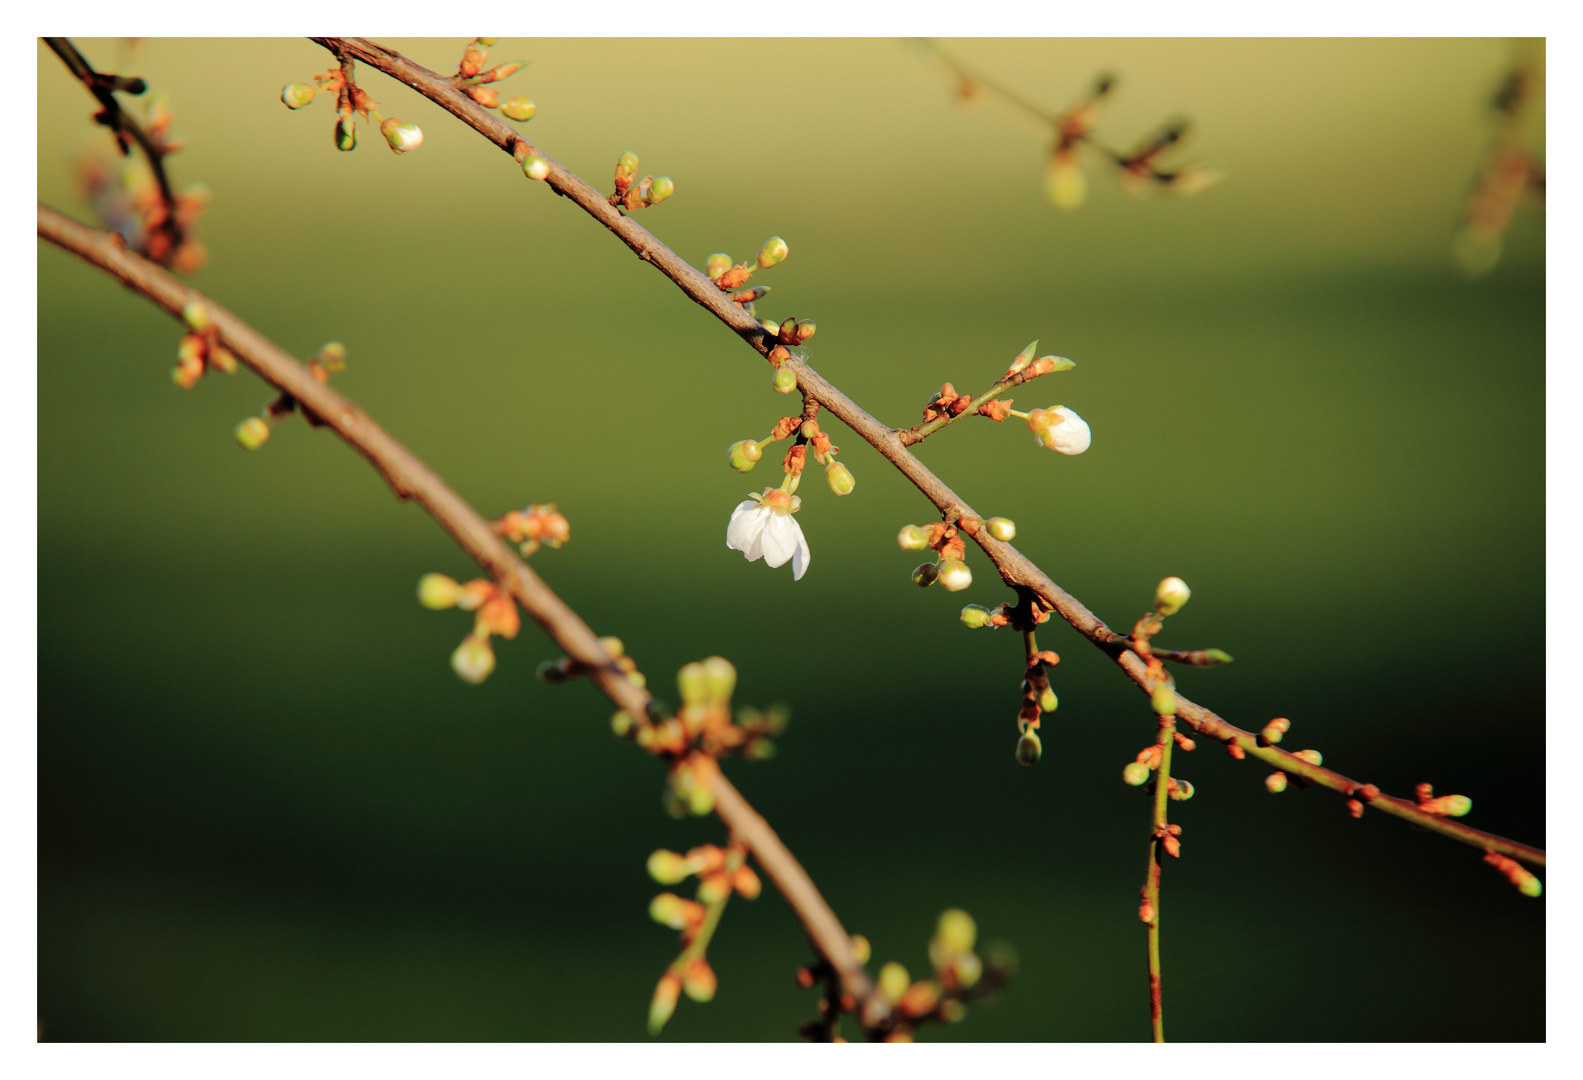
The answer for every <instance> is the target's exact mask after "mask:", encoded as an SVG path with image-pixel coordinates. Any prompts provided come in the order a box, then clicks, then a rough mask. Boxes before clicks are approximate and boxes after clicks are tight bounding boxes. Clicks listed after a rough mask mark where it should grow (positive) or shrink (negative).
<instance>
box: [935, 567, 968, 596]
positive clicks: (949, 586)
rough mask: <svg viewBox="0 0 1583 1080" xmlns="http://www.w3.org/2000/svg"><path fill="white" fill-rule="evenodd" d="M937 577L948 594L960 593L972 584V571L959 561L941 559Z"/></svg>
mask: <svg viewBox="0 0 1583 1080" xmlns="http://www.w3.org/2000/svg"><path fill="white" fill-rule="evenodd" d="M939 577H940V584H941V585H944V586H945V588H946V590H947V591H948V592H961V591H962V590H963V589H965V588H967V587H968V586H969V585H971V584H973V571H971V570H969V569H968V568H967V563H965V562H963V561H962V560H961V559H941V560H940V569H939Z"/></svg>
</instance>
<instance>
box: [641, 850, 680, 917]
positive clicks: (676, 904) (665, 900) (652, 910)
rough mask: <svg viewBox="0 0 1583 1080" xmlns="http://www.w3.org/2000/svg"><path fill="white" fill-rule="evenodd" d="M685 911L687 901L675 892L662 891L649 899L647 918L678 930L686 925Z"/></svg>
mask: <svg viewBox="0 0 1583 1080" xmlns="http://www.w3.org/2000/svg"><path fill="white" fill-rule="evenodd" d="M656 854H658V853H657V852H656ZM686 912H687V902H686V901H685V900H683V899H682V898H681V897H679V896H677V895H676V894H675V893H668V892H662V893H660V894H659V895H658V896H656V897H655V898H654V899H653V900H650V901H649V918H651V919H653V920H654V921H655V922H657V923H659V924H660V925H661V926H668V927H670V928H671V929H672V930H680V929H681V928H682V927H684V926H686V925H687V914H686Z"/></svg>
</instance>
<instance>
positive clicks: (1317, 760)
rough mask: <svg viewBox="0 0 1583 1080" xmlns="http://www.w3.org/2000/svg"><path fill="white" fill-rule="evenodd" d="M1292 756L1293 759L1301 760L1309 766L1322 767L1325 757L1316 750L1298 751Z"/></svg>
mask: <svg viewBox="0 0 1583 1080" xmlns="http://www.w3.org/2000/svg"><path fill="white" fill-rule="evenodd" d="M1292 756H1293V757H1295V758H1301V759H1302V760H1304V761H1306V762H1308V764H1310V765H1323V764H1324V763H1325V755H1323V754H1321V753H1320V752H1319V751H1318V750H1298V751H1297V752H1296V753H1294V754H1293V755H1292Z"/></svg>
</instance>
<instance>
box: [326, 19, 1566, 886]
mask: <svg viewBox="0 0 1583 1080" xmlns="http://www.w3.org/2000/svg"><path fill="white" fill-rule="evenodd" d="M311 40H313V41H315V42H317V43H318V44H320V45H323V46H324V47H325V48H326V49H328V50H330V52H332V53H334V54H335V55H336V56H337V57H341V56H348V55H349V56H352V57H355V58H356V59H358V60H361V61H362V62H363V63H365V64H368V65H369V66H370V67H373V68H377V69H378V70H380V71H383V72H384V73H385V74H387V75H390V76H391V77H393V78H395V79H398V80H400V81H401V82H403V83H405V84H406V85H407V86H409V87H411V88H412V89H413V90H415V91H417V92H418V93H420V94H422V95H423V96H424V97H426V98H428V99H429V100H431V101H433V102H435V103H436V104H438V105H440V106H441V107H442V108H444V109H445V110H447V111H448V112H450V113H452V114H453V115H455V116H456V117H457V118H458V119H459V120H461V121H462V122H463V123H465V124H467V125H468V126H469V127H471V128H473V129H474V130H475V131H477V132H479V133H480V134H482V135H483V136H484V137H486V138H487V139H489V140H490V141H491V142H493V143H494V144H495V145H496V146H498V147H500V148H501V149H502V150H504V151H506V152H507V153H511V154H515V153H517V152H518V150H519V147H520V148H522V149H523V150H525V151H528V152H532V153H535V154H537V155H539V156H540V157H542V158H544V159H545V160H546V161H547V162H548V164H549V176H548V178H547V180H546V181H545V182H546V183H547V184H548V185H549V186H550V188H551V189H552V190H554V191H555V192H556V193H557V194H559V195H563V196H565V197H567V198H569V199H571V200H572V201H573V202H575V203H576V204H577V205H578V206H580V207H582V209H583V210H584V211H586V212H587V213H588V214H589V215H590V216H592V217H593V218H595V219H596V220H597V221H599V223H600V224H602V225H604V226H605V227H606V228H607V229H609V230H610V231H611V232H613V233H615V234H616V236H618V237H619V238H620V239H621V241H622V243H624V244H626V245H627V246H628V247H629V248H631V249H632V250H633V251H634V252H635V253H636V254H637V255H638V257H639V258H641V259H642V260H643V261H645V262H647V263H649V264H650V265H652V266H653V267H654V268H655V269H657V270H659V271H660V273H662V274H664V275H665V276H666V277H667V278H669V279H670V280H671V281H672V282H673V283H674V284H675V285H676V287H677V288H679V289H681V290H682V292H684V293H686V294H687V296H688V297H689V298H690V299H692V300H693V301H695V302H696V303H698V304H700V305H701V306H703V307H704V308H707V309H708V310H709V312H710V313H711V314H713V315H714V316H715V317H716V318H717V319H719V320H720V321H721V322H723V323H725V324H726V326H728V327H730V328H731V329H732V330H733V331H734V332H735V333H736V334H737V335H738V336H739V337H741V338H742V339H743V340H744V341H746V342H747V343H748V344H749V345H751V346H752V347H753V348H754V349H756V350H757V351H758V352H759V353H761V354H767V353H768V352H769V350H770V349H771V348H773V347H774V344H775V343H774V342H773V341H771V340H770V339H769V338H768V336H767V335H766V334H765V331H764V328H763V327H762V326H761V325H760V324H759V322H758V320H757V319H755V318H754V317H753V316H751V315H749V314H748V313H747V312H746V311H744V310H743V309H742V308H741V307H740V306H738V305H737V304H735V303H732V301H731V299H730V296H729V294H728V293H726V292H724V291H722V290H721V289H720V287H719V286H717V285H716V284H715V283H714V282H713V281H711V280H709V278H708V277H706V276H705V275H704V274H703V273H702V272H700V271H699V270H697V269H696V268H694V267H693V266H692V265H690V264H689V263H688V262H687V261H686V260H684V259H682V258H681V257H680V256H678V255H677V254H676V253H675V252H674V251H672V250H671V249H670V248H669V247H667V246H666V245H665V244H663V243H662V242H661V241H660V240H659V239H658V238H657V237H656V236H655V235H654V234H653V233H651V232H649V231H648V230H647V229H645V228H644V227H643V226H642V225H639V224H638V223H637V222H636V221H634V220H633V219H632V218H630V217H627V216H626V215H624V214H622V213H621V212H620V211H619V210H617V209H616V208H614V207H612V206H611V205H610V202H609V199H608V198H607V197H606V196H605V195H603V194H601V193H600V192H599V191H597V190H596V189H594V188H593V187H592V186H590V185H589V184H588V183H587V182H586V181H584V180H583V179H582V178H581V177H579V176H577V175H576V174H575V173H572V172H571V171H569V170H568V169H566V168H565V167H564V166H563V165H561V164H560V163H559V162H557V161H555V160H554V159H553V158H551V157H549V155H547V154H545V153H544V151H543V150H541V149H538V148H537V147H535V146H533V145H532V144H531V143H529V142H528V141H527V140H526V139H524V138H522V136H521V135H519V134H518V133H517V131H516V130H515V129H514V128H512V127H510V126H509V125H507V124H505V123H504V122H502V121H501V120H499V119H498V118H497V117H495V116H494V114H492V113H490V112H489V111H488V110H487V109H484V108H483V107H482V106H480V105H478V104H477V103H475V102H474V101H473V100H472V99H471V98H469V97H468V96H467V95H466V94H463V93H462V92H460V91H459V90H457V89H456V88H455V87H454V86H453V85H451V82H450V80H449V79H447V78H445V77H444V76H442V75H437V74H436V73H434V72H432V71H430V70H429V69H428V68H425V67H423V66H422V65H421V64H415V63H413V62H412V61H411V60H408V59H407V58H406V57H404V56H402V55H400V54H399V53H396V52H393V51H391V50H389V49H387V48H385V47H384V46H383V45H380V44H378V43H376V42H372V41H368V40H365V39H363V38H313V39H311ZM782 366H783V367H789V368H790V369H791V370H792V372H793V373H794V374H795V375H796V376H797V385H798V387H799V388H800V389H801V390H802V392H803V394H804V395H805V396H806V397H809V398H812V399H813V400H814V401H817V402H818V403H819V404H820V405H822V406H824V408H826V409H827V410H829V411H830V412H831V413H832V414H834V415H835V417H836V418H837V419H839V420H840V421H841V422H842V423H844V424H846V425H847V427H849V428H851V429H852V430H853V431H854V432H856V433H857V434H858V436H859V437H861V438H862V439H863V440H864V441H866V442H867V443H868V444H869V445H870V446H872V447H874V449H876V450H878V451H879V452H880V454H881V455H882V456H883V457H884V458H885V459H886V460H887V461H889V462H890V463H891V464H892V465H894V466H895V467H896V469H897V470H898V471H899V472H900V473H901V474H902V475H903V476H905V477H906V478H907V479H908V480H910V481H912V483H913V484H914V486H916V487H917V488H918V490H919V491H921V492H923V494H924V496H925V497H927V498H928V499H929V501H930V502H932V503H934V505H935V506H936V507H937V508H938V509H939V510H940V512H941V514H942V515H944V516H945V517H947V518H948V519H953V520H954V519H957V518H961V517H967V516H975V517H976V516H978V515H977V514H976V513H975V512H974V511H973V509H972V508H971V507H970V506H968V505H967V503H966V502H965V501H964V500H963V499H962V498H961V497H960V496H958V495H957V494H956V493H955V492H954V491H952V490H951V489H950V488H949V487H947V486H946V485H945V483H944V482H943V481H941V480H940V478H939V477H937V476H936V475H935V474H934V473H933V472H931V471H930V470H929V469H928V468H927V467H926V466H925V465H924V464H923V463H922V462H921V461H919V460H918V459H917V458H916V457H914V456H913V454H912V453H911V452H910V451H908V449H907V446H906V443H905V442H904V441H903V438H902V436H903V434H904V433H903V432H902V431H900V430H897V429H894V428H890V427H887V426H886V425H884V424H882V423H880V422H879V421H878V420H876V419H875V418H874V417H872V416H870V415H869V414H868V413H867V412H865V411H864V410H863V409H861V408H859V407H858V405H857V404H856V403H854V402H853V401H852V399H851V398H849V397H847V396H846V395H845V394H843V393H842V392H841V391H840V390H837V389H836V388H835V387H834V386H833V385H831V384H830V383H829V382H828V381H827V380H826V379H824V378H823V377H822V376H821V375H819V373H818V372H816V371H814V370H813V369H812V368H811V367H809V366H808V364H807V362H806V361H803V360H798V359H796V358H795V357H793V358H791V359H789V360H785V361H782ZM973 540H974V542H976V543H977V544H978V546H979V547H980V548H982V549H983V550H984V554H985V555H987V556H988V557H989V560H990V562H991V563H993V564H994V566H995V569H996V570H998V571H999V572H1000V576H1001V579H1002V580H1003V581H1004V582H1005V583H1006V584H1007V585H1008V586H1010V587H1011V588H1013V589H1019V588H1021V589H1026V590H1029V591H1031V592H1033V593H1035V594H1036V595H1038V596H1039V597H1040V598H1041V599H1042V600H1044V601H1045V603H1046V604H1048V605H1050V607H1051V608H1052V609H1053V610H1054V611H1056V612H1057V613H1058V614H1059V615H1060V616H1061V617H1062V618H1063V619H1065V620H1066V621H1067V622H1068V623H1069V624H1070V625H1071V626H1072V627H1073V629H1075V630H1077V631H1078V633H1080V634H1082V635H1083V636H1084V637H1086V638H1088V639H1089V641H1091V642H1092V643H1093V644H1094V645H1095V646H1097V647H1098V648H1100V649H1101V650H1103V651H1104V652H1105V653H1106V654H1107V655H1109V656H1110V657H1111V659H1113V660H1114V661H1115V662H1116V664H1117V665H1118V666H1120V667H1121V669H1122V670H1123V671H1124V672H1126V674H1127V676H1128V678H1130V679H1131V680H1132V681H1133V682H1134V683H1135V684H1136V685H1137V686H1138V687H1139V688H1140V689H1141V690H1143V692H1144V693H1146V694H1147V693H1150V692H1151V691H1152V687H1151V686H1150V684H1149V681H1148V679H1147V678H1146V677H1145V665H1144V662H1143V661H1142V660H1141V659H1139V657H1138V655H1137V653H1136V652H1134V651H1132V648H1131V642H1130V639H1128V638H1127V637H1126V636H1125V635H1122V634H1118V633H1116V632H1115V631H1113V630H1111V629H1110V628H1109V627H1108V626H1106V625H1105V624H1104V622H1102V621H1101V620H1100V619H1099V618H1098V616H1096V615H1095V614H1094V613H1093V612H1092V611H1090V610H1089V609H1088V608H1087V607H1086V606H1084V604H1083V603H1082V602H1081V601H1080V600H1078V599H1077V598H1076V597H1074V596H1072V595H1071V594H1070V593H1068V592H1066V590H1064V589H1062V588H1061V587H1060V586H1059V585H1057V584H1056V583H1055V582H1054V581H1052V580H1051V579H1050V578H1049V576H1048V575H1046V574H1045V573H1044V571H1043V570H1040V569H1039V568H1038V567H1037V566H1036V565H1034V563H1033V562H1032V561H1030V560H1029V559H1028V558H1027V557H1026V556H1024V555H1022V554H1021V553H1020V552H1019V551H1017V549H1016V548H1014V547H1012V546H1011V545H1010V544H1008V543H1005V542H1003V541H1000V540H996V539H995V538H994V537H992V536H990V535H989V531H988V530H987V529H980V530H978V531H977V532H976V533H975V534H974V536H973ZM1176 700H1177V716H1178V718H1179V719H1181V720H1183V721H1184V722H1186V723H1187V724H1188V725H1189V726H1191V727H1192V728H1193V730H1194V731H1196V732H1198V733H1199V734H1201V735H1205V736H1208V737H1210V738H1215V739H1219V740H1221V741H1222V742H1226V743H1231V742H1235V743H1236V744H1237V745H1238V746H1240V747H1242V749H1243V750H1244V751H1246V752H1247V753H1249V754H1252V755H1253V756H1254V757H1257V758H1259V759H1260V760H1262V761H1265V762H1268V763H1269V764H1271V765H1273V766H1275V767H1276V768H1278V769H1280V770H1282V771H1283V772H1287V773H1290V774H1292V775H1294V776H1301V777H1303V778H1304V779H1305V780H1308V781H1310V782H1311V783H1315V784H1318V785H1319V786H1321V787H1325V788H1329V789H1330V790H1332V791H1337V792H1340V793H1342V794H1343V795H1345V796H1347V797H1348V798H1356V799H1360V800H1362V801H1363V802H1366V803H1368V804H1369V805H1370V806H1373V807H1374V808H1375V809H1378V810H1382V811H1384V812H1385V813H1387V814H1391V815H1394V816H1396V817H1399V818H1402V819H1403V820H1405V821H1409V822H1411V823H1412V824H1414V825H1417V826H1419V827H1421V828H1424V829H1427V830H1429V831H1431V832H1436V833H1439V834H1440V835H1442V836H1447V837H1450V838H1451V839H1453V840H1457V841H1460V842H1461V843H1464V844H1469V845H1471V846H1473V847H1476V848H1479V849H1480V850H1482V851H1485V852H1491V851H1493V852H1498V853H1500V854H1503V855H1508V856H1511V857H1512V858H1516V859H1522V860H1523V861H1525V862H1529V863H1532V864H1534V865H1537V866H1544V865H1545V853H1544V851H1542V850H1541V849H1539V848H1536V847H1532V846H1530V845H1528V844H1523V843H1519V842H1518V841H1515V840H1508V839H1506V838H1504V837H1500V836H1496V835H1495V834H1493V833H1487V832H1484V831H1482V830H1480V829H1474V828H1470V827H1469V826H1467V825H1463V824H1461V823H1459V822H1455V821H1450V820H1448V819H1446V818H1444V817H1441V816H1439V815H1436V814H1430V813H1426V812H1424V811H1422V810H1420V809H1418V807H1417V804H1416V803H1413V802H1409V801H1408V800H1406V799H1398V798H1395V797H1394V796H1389V795H1385V794H1382V793H1380V792H1379V791H1378V789H1377V788H1375V787H1374V786H1373V785H1370V784H1363V783H1360V782H1359V781H1356V780H1352V779H1350V778H1349V777H1346V776H1343V775H1342V774H1341V773H1338V772H1334V771H1333V770H1330V769H1325V768H1322V767H1320V766H1317V765H1310V764H1309V763H1308V762H1306V761H1304V760H1302V759H1301V758H1298V757H1295V756H1294V755H1292V754H1289V753H1287V752H1286V751H1284V750H1280V749H1278V748H1276V747H1271V746H1265V745H1261V744H1260V743H1259V741H1258V740H1257V738H1256V737H1255V736H1254V735H1253V733H1252V732H1248V731H1244V730H1242V729H1241V728H1239V727H1236V726H1234V725H1232V724H1230V723H1227V722H1226V721H1225V720H1224V719H1222V718H1221V717H1219V716H1217V715H1215V713H1213V712H1211V711H1210V710H1209V709H1206V708H1204V707H1203V706H1201V705H1196V704H1194V703H1193V702H1191V701H1189V700H1188V699H1187V698H1185V697H1182V696H1181V695H1180V694H1178V695H1177V699H1176Z"/></svg>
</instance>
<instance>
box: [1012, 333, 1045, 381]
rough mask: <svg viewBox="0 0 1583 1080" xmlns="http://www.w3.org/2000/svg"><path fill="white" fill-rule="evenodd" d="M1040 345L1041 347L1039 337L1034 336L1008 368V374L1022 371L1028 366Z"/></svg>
mask: <svg viewBox="0 0 1583 1080" xmlns="http://www.w3.org/2000/svg"><path fill="white" fill-rule="evenodd" d="M1038 347H1039V339H1038V338H1034V339H1033V340H1032V341H1030V342H1028V347H1027V348H1025V349H1023V350H1022V352H1020V353H1018V354H1017V358H1016V359H1015V360H1013V361H1012V362H1011V366H1010V367H1009V368H1007V369H1006V374H1008V375H1011V374H1014V373H1016V372H1018V371H1021V370H1022V369H1023V368H1025V367H1027V366H1028V363H1029V361H1031V360H1032V359H1033V354H1034V351H1035V350H1036V349H1038Z"/></svg>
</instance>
